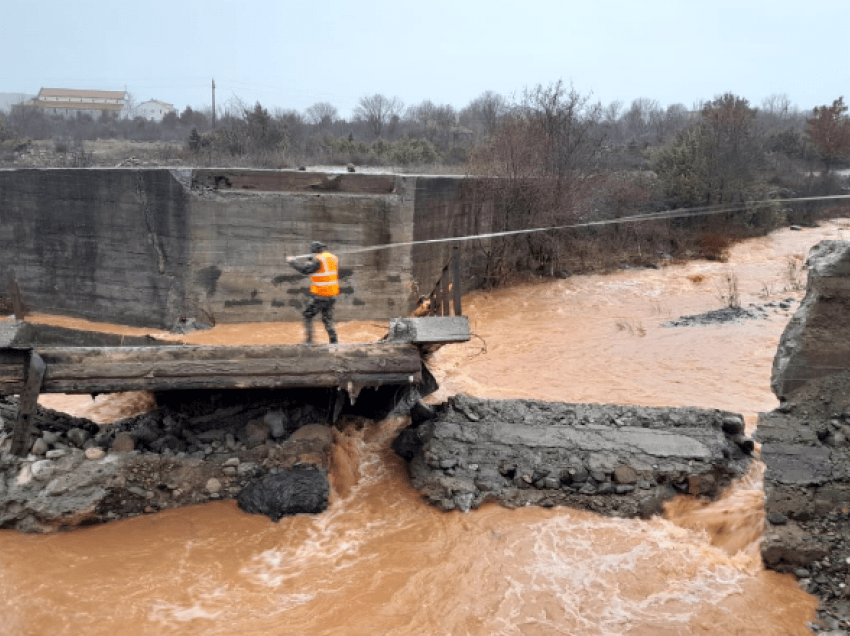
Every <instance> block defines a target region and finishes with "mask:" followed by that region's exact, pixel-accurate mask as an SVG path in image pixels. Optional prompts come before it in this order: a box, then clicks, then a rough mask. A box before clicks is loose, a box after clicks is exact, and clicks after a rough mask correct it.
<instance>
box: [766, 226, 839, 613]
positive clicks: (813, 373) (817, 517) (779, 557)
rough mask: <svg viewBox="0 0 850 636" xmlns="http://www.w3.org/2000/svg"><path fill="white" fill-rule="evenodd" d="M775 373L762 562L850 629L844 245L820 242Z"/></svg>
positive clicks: (811, 258)
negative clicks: (791, 578)
mask: <svg viewBox="0 0 850 636" xmlns="http://www.w3.org/2000/svg"><path fill="white" fill-rule="evenodd" d="M807 264H808V267H809V279H808V286H807V290H806V297H805V298H804V299H803V302H802V303H801V305H800V308H799V309H798V311H797V313H796V314H795V315H794V317H793V318H792V320H791V322H790V323H789V324H788V326H787V327H786V329H785V332H784V333H783V335H782V339H781V341H780V345H779V349H778V351H777V354H776V357H775V359H774V364H773V375H772V379H771V388H772V389H773V392H774V394H775V395H776V396H777V397H778V398H779V399H780V400H781V404H780V406H779V408H778V409H776V410H774V411H772V412H770V413H763V414H761V415H760V417H759V422H758V431H757V439H758V440H759V441H761V442H762V458H763V460H764V463H765V465H766V471H765V496H766V500H765V510H766V514H767V523H766V527H765V535H764V542H763V544H762V558H763V559H764V563H765V565H766V566H767V567H768V568H771V569H774V570H778V571H780V572H791V573H793V574H794V575H796V576H797V578H798V579H799V580H800V584H801V586H802V587H803V588H804V589H805V590H806V591H808V592H809V593H811V594H813V595H815V596H817V597H818V598H819V599H820V601H821V611H822V614H825V615H826V618H827V619H828V620H832V621H838V622H839V624H841V625H842V626H843V627H844V628H847V627H850V243H848V242H846V241H822V242H821V243H819V244H817V245H816V246H815V247H814V248H812V250H811V252H810V254H809V258H808V261H807Z"/></svg>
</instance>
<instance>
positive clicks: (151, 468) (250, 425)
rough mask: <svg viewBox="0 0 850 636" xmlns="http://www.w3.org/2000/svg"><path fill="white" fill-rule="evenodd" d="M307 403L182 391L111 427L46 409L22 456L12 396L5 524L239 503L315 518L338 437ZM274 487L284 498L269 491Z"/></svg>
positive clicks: (59, 524)
mask: <svg viewBox="0 0 850 636" xmlns="http://www.w3.org/2000/svg"><path fill="white" fill-rule="evenodd" d="M305 394H306V395H305ZM299 395H300V397H299V398H298V399H296V398H295V397H294V396H292V395H290V394H286V393H285V392H272V391H267V392H261V391H256V392H250V391H244V392H243V391H234V392H221V393H207V392H203V393H202V392H199V393H197V394H193V395H186V394H182V395H181V396H179V397H177V396H171V399H170V401H168V402H166V403H165V404H163V405H161V406H160V407H159V408H157V409H156V410H155V411H152V412H150V413H146V414H144V415H140V416H138V417H135V418H130V419H126V420H121V421H119V422H115V423H113V424H111V425H106V426H103V427H101V426H99V425H98V424H96V423H94V422H91V421H89V420H85V419H80V418H72V417H69V416H66V415H64V414H60V413H56V412H53V411H49V410H47V409H42V408H41V407H39V409H38V413H37V414H36V417H35V422H36V426H35V428H34V430H33V434H32V441H31V447H30V449H31V450H30V454H29V455H28V456H27V457H25V458H18V457H15V456H13V455H11V454H10V453H9V452H8V450H9V444H10V442H11V428H12V426H11V424H12V421H13V414H14V413H15V412H16V410H17V405H16V403H15V400H14V399H10V398H4V399H3V400H2V403H0V528H15V529H17V530H20V531H23V532H51V531H54V530H59V529H67V528H71V527H75V526H80V525H88V524H94V523H100V522H104V521H110V520H113V519H120V518H124V517H131V516H136V515H139V514H144V513H151V512H156V511H158V510H163V509H166V508H171V507H176V506H184V505H190V504H198V503H203V502H206V501H213V500H220V499H233V498H238V499H239V503H240V507H242V508H243V510H246V511H248V512H253V513H259V514H267V515H268V516H270V517H271V518H273V519H275V520H277V519H279V518H280V517H281V516H282V515H284V514H293V513H296V512H319V511H321V510H323V509H324V508H325V507H326V506H327V499H328V492H329V485H328V478H327V475H328V469H329V462H330V459H329V458H330V451H331V447H332V444H333V433H332V430H331V428H330V427H328V426H326V425H324V424H323V422H324V421H325V418H326V415H325V412H324V410H323V404H322V403H321V402H322V399H321V398H322V394H321V392H317V393H316V395H313V396H311V395H310V394H309V392H300V394H299ZM305 398H306V399H305ZM311 398H312V400H311ZM269 480H272V481H274V482H275V483H276V488H275V491H276V492H278V493H283V494H282V495H275V496H273V497H271V498H270V497H268V496H267V495H264V494H263V493H262V491H263V488H264V485H265V484H267V483H269ZM287 481H289V482H291V484H292V487H289V486H287V485H286V483H285V482H287ZM287 493H288V494H287Z"/></svg>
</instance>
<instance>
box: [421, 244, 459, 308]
mask: <svg viewBox="0 0 850 636" xmlns="http://www.w3.org/2000/svg"><path fill="white" fill-rule="evenodd" d="M460 297H461V284H460V250H459V249H458V248H457V247H455V248H454V250H453V251H452V257H451V258H450V259H449V261H448V263H446V265H445V266H444V267H443V271H442V273H441V274H440V278H439V279H438V280H437V284H436V285H435V286H434V289H433V290H431V294H430V295H429V296H428V313H427V315H428V316H451V315H452V309H454V315H455V316H462V315H463V311H462V308H461V304H460Z"/></svg>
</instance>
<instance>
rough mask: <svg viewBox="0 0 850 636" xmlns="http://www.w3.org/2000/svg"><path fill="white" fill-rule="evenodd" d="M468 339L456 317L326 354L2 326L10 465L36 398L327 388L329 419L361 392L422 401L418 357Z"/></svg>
mask: <svg viewBox="0 0 850 636" xmlns="http://www.w3.org/2000/svg"><path fill="white" fill-rule="evenodd" d="M468 339H469V324H468V321H467V319H466V318H465V317H463V316H441V317H428V318H401V319H394V320H393V321H391V323H390V329H389V333H388V335H387V336H386V337H385V338H384V339H383V340H382V341H379V342H374V343H360V344H339V345H329V346H328V345H303V344H299V345H291V344H283V345H266V346H189V345H181V344H173V343H166V342H163V341H159V340H156V339H153V338H149V337H141V338H138V337H137V338H126V337H123V336H117V335H112V334H99V333H90V332H81V331H77V330H72V329H62V328H58V327H48V326H43V325H35V324H30V323H25V322H21V321H17V322H5V323H0V395H20V401H19V410H18V415H17V421H16V424H15V432H14V436H13V443H12V452H13V453H14V454H16V455H19V456H22V455H25V454H26V453H27V452H28V450H29V446H30V444H29V442H30V439H29V437H30V435H29V429H30V419H31V417H32V415H33V413H34V412H35V406H36V403H37V400H38V395H39V394H40V393H77V394H79V393H82V394H100V393H113V392H124V391H151V392H171V391H186V390H198V389H202V390H221V389H307V388H321V387H324V388H329V389H334V388H335V389H337V391H332V392H331V395H332V399H331V403H330V404H329V407H328V410H329V413H328V419H329V420H333V419H335V416H336V415H338V414H339V411H340V410H341V408H342V407H343V405H344V403H345V401H346V400H347V401H348V402H349V403H351V404H353V403H354V402H355V401H356V400H357V398H358V395H359V394H360V392H361V390H362V389H364V388H366V387H370V388H380V387H385V386H395V387H398V386H402V387H416V388H417V389H418V390H419V391H420V393H427V392H428V389H427V388H426V387H427V386H428V385H430V384H431V383H432V378H431V377H430V374H429V373H428V371H427V369H426V368H425V366H424V363H423V361H422V354H423V351H424V350H425V348H427V349H428V350H430V349H432V348H433V347H435V346H441V345H443V344H448V343H452V342H464V341H466V340H468ZM68 342H71V343H74V346H68V345H67V344H66V343H68ZM81 345H82V346H81Z"/></svg>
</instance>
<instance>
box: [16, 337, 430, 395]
mask: <svg viewBox="0 0 850 636" xmlns="http://www.w3.org/2000/svg"><path fill="white" fill-rule="evenodd" d="M35 352H36V353H37V354H38V355H39V356H40V357H41V359H42V360H43V361H44V364H45V372H44V377H43V379H42V382H41V387H40V391H41V392H42V393H113V392H120V391H169V390H185V389H248V388H297V387H341V388H348V387H355V388H356V390H359V389H360V388H362V387H365V386H382V385H385V384H416V383H418V382H420V381H421V379H422V361H421V358H420V353H419V349H418V348H417V347H416V346H415V345H413V344H410V343H394V342H377V343H368V344H340V345H303V344H301V345H273V346H234V347H222V346H190V345H171V346H168V345H160V346H154V347H46V346H40V347H36V348H35ZM29 355H30V353H29V352H28V351H25V350H16V349H0V395H12V394H18V393H21V392H22V391H23V390H24V386H25V382H26V378H25V370H26V363H27V360H28V358H29Z"/></svg>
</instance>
